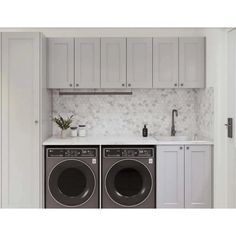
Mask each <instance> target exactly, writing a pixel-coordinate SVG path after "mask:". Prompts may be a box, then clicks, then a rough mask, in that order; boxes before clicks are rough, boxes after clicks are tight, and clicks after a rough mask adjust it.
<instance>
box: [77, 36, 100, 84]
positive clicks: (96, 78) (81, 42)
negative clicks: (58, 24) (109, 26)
mask: <svg viewBox="0 0 236 236" xmlns="http://www.w3.org/2000/svg"><path fill="white" fill-rule="evenodd" d="M75 88H100V39H99V38H79V39H75Z"/></svg>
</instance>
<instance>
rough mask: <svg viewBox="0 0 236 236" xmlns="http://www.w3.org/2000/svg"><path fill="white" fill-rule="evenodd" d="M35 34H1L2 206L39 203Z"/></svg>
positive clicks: (37, 47) (34, 205) (37, 46)
mask: <svg viewBox="0 0 236 236" xmlns="http://www.w3.org/2000/svg"><path fill="white" fill-rule="evenodd" d="M39 38H40V34H39V33H3V34H2V137H3V139H2V189H3V191H2V206H3V207H14V208H15V207H39V204H40V203H39V201H40V200H39V198H40V192H39V189H40V184H41V183H40V180H39V176H40V173H39V163H40V159H39V149H40V147H39V125H38V124H36V123H35V121H36V120H37V121H38V120H39V85H40V81H39V76H40V71H39V63H40V62H39V58H40V56H39V48H40V46H39ZM40 158H42V156H40Z"/></svg>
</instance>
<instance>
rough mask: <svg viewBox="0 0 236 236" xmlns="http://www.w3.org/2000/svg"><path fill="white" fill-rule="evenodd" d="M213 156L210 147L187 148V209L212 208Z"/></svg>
mask: <svg viewBox="0 0 236 236" xmlns="http://www.w3.org/2000/svg"><path fill="white" fill-rule="evenodd" d="M211 159H212V156H211V149H210V147H209V146H186V147H185V207H186V208H210V207H212V171H211V169H212V160H211Z"/></svg>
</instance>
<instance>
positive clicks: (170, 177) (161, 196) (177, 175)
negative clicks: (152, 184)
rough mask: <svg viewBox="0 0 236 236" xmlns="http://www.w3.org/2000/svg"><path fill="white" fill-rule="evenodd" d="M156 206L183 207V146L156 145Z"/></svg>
mask: <svg viewBox="0 0 236 236" xmlns="http://www.w3.org/2000/svg"><path fill="white" fill-rule="evenodd" d="M157 207H158V208H183V207H184V147H183V146H158V147H157Z"/></svg>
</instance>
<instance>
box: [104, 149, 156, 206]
mask: <svg viewBox="0 0 236 236" xmlns="http://www.w3.org/2000/svg"><path fill="white" fill-rule="evenodd" d="M155 156H156V147H155V146H147V145H145V146H134V145H128V146H123V145H121V146H118V145H114V146H110V145H109V146H102V199H101V200H102V208H155V207H156V203H155V191H156V190H155V189H156V188H155V186H156V183H155V180H156V168H155Z"/></svg>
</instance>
